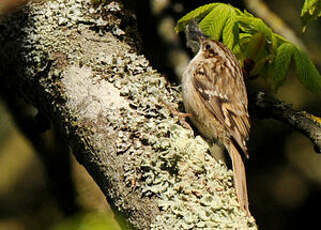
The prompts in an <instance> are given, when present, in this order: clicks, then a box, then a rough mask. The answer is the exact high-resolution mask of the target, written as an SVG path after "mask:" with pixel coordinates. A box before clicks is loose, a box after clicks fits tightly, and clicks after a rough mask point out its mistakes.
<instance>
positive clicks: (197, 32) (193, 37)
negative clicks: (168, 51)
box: [185, 19, 208, 53]
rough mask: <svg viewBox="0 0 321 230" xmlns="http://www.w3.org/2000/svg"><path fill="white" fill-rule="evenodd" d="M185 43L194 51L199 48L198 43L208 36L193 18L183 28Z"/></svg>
mask: <svg viewBox="0 0 321 230" xmlns="http://www.w3.org/2000/svg"><path fill="white" fill-rule="evenodd" d="M185 35H186V40H187V42H186V45H187V47H189V48H191V49H192V51H193V52H194V53H196V52H197V51H198V50H199V47H200V43H201V42H202V41H203V40H205V39H208V37H207V36H206V35H205V34H203V33H202V31H201V29H200V28H199V26H198V24H197V23H196V21H195V20H194V19H193V20H191V21H190V22H189V24H188V25H187V26H186V29H185Z"/></svg>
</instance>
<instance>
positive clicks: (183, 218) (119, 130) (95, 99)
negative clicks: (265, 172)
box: [0, 0, 257, 229]
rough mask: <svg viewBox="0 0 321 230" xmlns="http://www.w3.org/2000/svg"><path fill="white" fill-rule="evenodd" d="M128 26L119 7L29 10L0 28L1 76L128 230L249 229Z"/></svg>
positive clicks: (174, 90)
mask: <svg viewBox="0 0 321 230" xmlns="http://www.w3.org/2000/svg"><path fill="white" fill-rule="evenodd" d="M137 4H138V3H137ZM134 28H135V20H134V16H133V15H131V14H130V13H128V12H127V11H125V10H124V9H123V7H122V4H120V3H118V2H109V3H106V4H103V5H100V6H98V7H94V6H93V4H92V3H91V2H90V1H87V0H56V1H45V2H40V3H32V4H30V5H27V6H26V7H25V8H23V9H22V10H21V11H19V12H16V13H15V14H13V15H11V16H10V17H9V16H7V17H6V18H5V19H2V21H1V23H0V30H1V34H0V44H1V46H2V47H3V48H2V49H1V50H0V59H1V61H0V75H1V78H2V80H3V81H4V82H5V83H6V84H7V86H8V87H10V88H11V90H13V91H16V92H17V93H19V94H20V95H22V96H23V98H24V99H25V100H27V101H28V102H30V103H31V104H33V105H34V106H35V107H36V108H37V109H38V110H39V111H40V112H41V113H42V114H44V115H46V116H47V117H48V118H49V120H51V121H52V123H53V124H54V125H55V126H56V128H57V129H58V130H60V133H61V135H62V136H63V137H64V138H65V139H66V140H67V141H68V143H69V144H70V146H71V147H72V150H73V152H74V154H75V155H76V157H77V160H78V161H79V162H80V163H81V164H83V165H84V166H85V167H86V169H87V170H88V172H89V173H90V175H91V176H92V177H93V178H94V180H95V181H96V183H97V184H98V185H99V187H100V188H101V190H102V191H103V192H104V194H105V196H106V198H107V199H108V201H109V203H110V204H111V206H112V207H113V208H114V209H115V210H117V211H119V212H120V213H122V214H124V215H125V216H127V218H128V220H129V222H130V223H131V224H132V225H133V226H134V227H136V228H137V229H213V228H216V229H256V228H257V227H256V224H255V221H254V219H253V218H252V217H247V216H246V214H245V213H244V212H243V211H242V210H241V209H240V207H239V204H238V202H237V199H236V194H235V190H234V188H233V178H232V171H231V170H228V169H227V168H226V166H224V165H222V164H220V163H217V162H216V161H215V160H214V159H213V157H211V156H210V155H209V153H208V152H209V151H208V145H207V143H206V142H205V141H204V140H203V139H202V138H201V137H199V136H197V137H195V136H194V134H193V132H192V131H191V130H188V129H185V128H183V127H182V126H181V125H180V123H179V121H178V119H177V118H176V117H175V116H173V115H172V114H171V112H170V111H169V109H168V106H165V104H166V105H170V106H171V107H173V108H176V109H178V108H179V106H181V103H182V101H181V95H180V88H179V87H177V86H173V85H171V84H170V83H168V82H167V81H166V79H165V78H164V77H163V76H161V75H160V74H159V73H157V71H155V70H153V69H152V68H151V67H150V65H149V63H148V61H147V60H146V59H145V58H144V57H143V56H142V55H138V53H137V49H136V45H137V44H136V43H137V37H136V36H135V31H134ZM138 45H139V44H138ZM57 167H59V165H57ZM250 197H251V195H250Z"/></svg>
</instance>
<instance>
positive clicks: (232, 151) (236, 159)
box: [228, 141, 251, 215]
mask: <svg viewBox="0 0 321 230" xmlns="http://www.w3.org/2000/svg"><path fill="white" fill-rule="evenodd" d="M228 152H229V155H230V157H231V159H232V166H233V172H234V184H235V190H236V194H237V198H238V200H239V202H240V205H241V207H242V208H243V209H244V210H245V211H246V212H247V213H248V214H249V215H251V214H250V210H249V201H248V197H247V187H246V174H245V167H244V163H243V159H242V157H241V154H240V152H239V150H238V149H237V148H236V146H235V143H233V142H232V141H231V142H230V144H229V146H228Z"/></svg>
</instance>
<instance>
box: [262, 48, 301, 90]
mask: <svg viewBox="0 0 321 230" xmlns="http://www.w3.org/2000/svg"><path fill="white" fill-rule="evenodd" d="M295 50H296V48H295V46H294V45H292V44H291V43H283V44H282V45H281V46H279V48H277V51H276V56H275V58H274V60H273V62H272V63H271V65H269V66H268V78H269V80H270V81H271V85H272V89H273V90H277V89H278V88H279V87H280V86H281V84H282V83H283V82H284V81H285V79H286V74H287V72H288V70H289V66H290V63H291V59H292V57H293V55H294V52H295Z"/></svg>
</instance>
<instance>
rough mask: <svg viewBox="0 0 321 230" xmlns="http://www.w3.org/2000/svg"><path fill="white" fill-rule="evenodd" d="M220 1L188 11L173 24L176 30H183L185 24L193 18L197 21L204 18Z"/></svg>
mask: <svg viewBox="0 0 321 230" xmlns="http://www.w3.org/2000/svg"><path fill="white" fill-rule="evenodd" d="M219 4H220V3H210V4H207V5H204V6H201V7H198V8H197V9H195V10H193V11H191V12H189V13H188V14H186V15H185V16H184V17H182V18H181V19H179V20H178V22H177V25H176V26H175V31H176V32H181V31H184V30H185V27H186V25H187V24H188V23H189V22H190V20H192V19H194V20H196V21H197V22H198V21H200V20H201V19H202V18H204V17H205V16H206V15H207V14H209V12H211V11H212V10H213V9H214V8H215V7H216V6H218V5H219Z"/></svg>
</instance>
